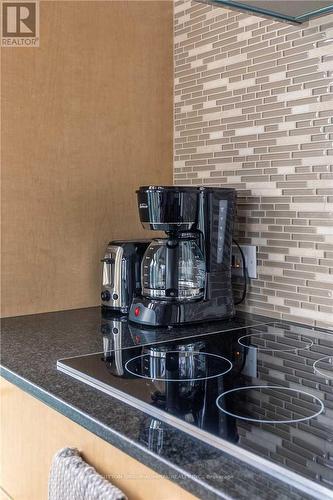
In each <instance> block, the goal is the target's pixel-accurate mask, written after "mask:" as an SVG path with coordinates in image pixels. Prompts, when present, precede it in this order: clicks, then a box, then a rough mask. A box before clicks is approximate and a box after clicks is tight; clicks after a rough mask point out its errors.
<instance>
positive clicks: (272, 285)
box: [174, 0, 333, 328]
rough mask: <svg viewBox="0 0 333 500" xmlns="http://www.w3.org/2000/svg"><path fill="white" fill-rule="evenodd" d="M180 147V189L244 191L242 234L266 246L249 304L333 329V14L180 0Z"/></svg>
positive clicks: (239, 233)
mask: <svg viewBox="0 0 333 500" xmlns="http://www.w3.org/2000/svg"><path fill="white" fill-rule="evenodd" d="M174 141H175V144H174V150H175V156H174V182H175V184H178V185H189V184H190V185H191V184H192V185H210V186H220V187H223V186H228V187H234V188H236V189H237V191H238V209H237V223H236V231H235V236H236V238H237V239H238V241H239V242H240V243H244V244H253V245H256V246H257V249H258V279H256V280H251V283H250V287H249V291H248V295H247V300H246V302H245V303H244V304H243V305H242V306H239V307H240V308H241V309H244V310H247V311H250V312H253V313H257V314H266V315H269V316H272V317H275V318H281V319H282V318H283V319H287V320H293V321H298V322H301V323H304V324H308V325H316V326H319V327H324V328H333V15H329V16H324V17H321V18H317V19H315V20H313V21H311V22H309V23H307V24H304V25H301V26H294V25H289V24H285V23H281V22H277V21H274V20H269V19H264V18H260V17H256V16H251V15H248V14H244V13H240V12H236V11H231V10H226V9H223V8H221V7H218V6H211V5H207V4H203V3H198V2H195V1H187V0H180V1H176V2H175V139H174ZM238 286H239V285H237V284H236V288H237V287H238Z"/></svg>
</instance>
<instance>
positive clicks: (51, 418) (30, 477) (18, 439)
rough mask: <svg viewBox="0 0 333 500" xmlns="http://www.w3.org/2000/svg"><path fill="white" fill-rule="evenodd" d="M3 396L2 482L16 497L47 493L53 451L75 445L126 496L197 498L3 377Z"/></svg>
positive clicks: (38, 499) (137, 499)
mask: <svg viewBox="0 0 333 500" xmlns="http://www.w3.org/2000/svg"><path fill="white" fill-rule="evenodd" d="M1 401H2V404H1V487H2V488H3V490H4V491H5V492H7V493H8V494H9V495H10V496H11V497H12V498H13V499H14V500H46V499H47V483H48V473H49V468H50V464H51V460H52V457H53V455H54V453H56V451H58V450H59V449H60V448H63V447H65V446H70V447H76V448H78V449H79V450H80V452H81V453H82V455H83V458H84V459H85V460H86V461H87V462H88V463H89V464H91V465H93V466H94V467H95V468H96V469H97V471H98V472H99V473H100V474H102V475H104V476H106V477H108V478H109V480H110V481H111V482H112V483H113V484H115V485H117V486H118V487H119V488H120V489H121V490H122V491H124V492H125V493H126V495H127V496H128V498H129V499H130V500H156V498H158V499H159V500H195V497H194V496H192V495H191V494H190V493H188V492H186V491H185V490H183V489H182V488H180V487H179V486H177V485H176V484H174V483H172V482H171V481H169V480H167V479H165V478H163V477H162V476H160V475H158V474H157V473H155V472H154V471H152V470H151V469H149V468H148V467H146V466H145V465H143V464H141V463H140V462H138V461H137V460H135V459H133V458H131V457H129V456H128V455H126V454H125V453H123V452H122V451H120V450H118V449H117V448H115V447H114V446H112V445H110V444H108V443H107V442H105V441H103V440H102V439H100V438H99V437H97V436H95V435H94V434H92V433H90V432H89V431H87V430H86V429H84V428H83V427H80V426H79V425H77V424H76V423H74V422H72V421H71V420H69V419H68V418H66V417H64V416H63V415H61V414H60V413H58V412H56V411H55V410H53V409H51V408H49V407H48V406H46V405H45V404H43V403H41V402H40V401H38V400H37V399H35V398H33V397H32V396H30V395H28V394H26V393H25V392H23V391H21V390H20V389H19V388H17V387H16V386H14V385H13V384H10V383H9V382H7V381H6V380H4V379H1ZM157 491H158V495H157V493H156V492H157ZM0 498H2V497H1V496H0ZM3 498H6V497H3Z"/></svg>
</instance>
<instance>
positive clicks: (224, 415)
mask: <svg viewBox="0 0 333 500" xmlns="http://www.w3.org/2000/svg"><path fill="white" fill-rule="evenodd" d="M116 330H117V329H116ZM136 334H137V332H136ZM146 340H147V339H146ZM103 343H104V348H103V352H102V353H98V354H92V355H87V356H80V357H77V358H70V359H66V360H60V361H59V362H58V369H60V370H62V371H64V372H66V373H67V374H69V375H71V376H74V377H76V378H78V379H79V380H81V381H83V382H85V383H89V384H91V385H93V386H95V387H97V388H98V389H100V390H103V391H105V392H107V393H108V394H110V395H112V396H115V397H117V398H119V399H122V400H123V401H125V402H127V403H128V404H131V405H133V406H136V407H138V408H140V409H141V410H143V411H145V412H147V413H149V414H150V415H151V416H152V425H151V427H150V428H149V436H147V432H146V431H145V432H144V433H143V436H142V442H144V443H146V445H147V443H148V445H149V443H151V446H152V449H153V450H155V451H156V449H158V453H162V452H163V439H166V434H165V430H164V427H163V426H164V424H163V421H166V422H168V423H169V424H170V423H171V424H172V425H174V426H177V425H179V426H181V428H182V429H183V430H185V431H186V432H189V433H191V434H193V435H196V436H197V437H198V438H200V439H203V440H205V441H206V442H209V443H210V444H212V445H213V446H217V447H220V448H222V449H223V446H224V444H223V443H225V442H226V441H227V442H229V443H232V445H233V446H234V447H235V450H236V451H235V455H236V456H238V457H239V458H242V450H246V451H247V452H248V451H250V452H252V454H254V455H257V456H260V457H261V458H265V459H266V460H267V462H266V464H268V465H267V467H268V470H269V463H274V464H278V465H280V466H282V469H281V471H282V472H279V474H280V477H281V478H283V475H284V474H288V472H286V471H293V472H296V473H298V474H299V475H301V476H302V478H303V481H304V480H306V479H307V480H308V479H310V480H311V481H312V482H314V483H316V486H315V487H316V488H319V485H320V487H323V488H326V489H325V491H328V488H333V378H332V366H333V361H332V360H333V335H332V334H330V333H328V332H325V331H320V330H312V329H310V328H306V327H300V326H296V325H290V324H286V323H281V322H276V323H272V324H261V325H257V326H252V327H248V328H243V329H236V330H233V331H232V330H231V331H230V330H228V329H227V330H226V331H221V332H219V333H210V334H209V335H199V334H198V335H196V336H195V337H194V338H192V339H191V338H188V337H186V338H185V339H180V338H177V339H170V340H169V342H159V343H153V342H152V343H151V344H149V343H146V345H138V346H135V345H133V344H132V345H131V347H130V348H126V349H122V348H121V345H122V341H121V332H120V330H119V329H118V330H117V332H116V331H111V332H110V333H108V334H107V335H104V339H103ZM101 347H102V346H101ZM140 432H141V431H140ZM148 437H149V439H148ZM231 449H232V450H233V449H234V448H233V447H231ZM229 452H230V450H229ZM243 453H244V452H243ZM254 455H251V456H252V457H253V458H251V463H252V464H254V465H255V457H254ZM258 466H259V465H258ZM305 482H306V481H305ZM308 484H311V483H308ZM330 494H331V493H330Z"/></svg>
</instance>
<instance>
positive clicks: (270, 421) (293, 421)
mask: <svg viewBox="0 0 333 500" xmlns="http://www.w3.org/2000/svg"><path fill="white" fill-rule="evenodd" d="M247 389H279V390H281V389H282V390H284V391H290V392H292V393H297V394H303V395H306V396H309V397H311V398H313V399H315V400H316V401H317V403H319V407H320V408H319V410H318V411H316V412H315V413H314V414H313V415H307V416H305V417H302V418H296V419H283V420H267V419H260V418H251V417H245V416H242V415H237V414H234V413H232V412H230V411H228V410H225V409H224V408H222V407H221V406H220V404H219V402H220V399H221V398H222V397H223V396H225V395H226V394H230V393H233V392H237V391H242V390H247ZM215 403H216V405H217V407H218V409H219V410H220V411H222V412H223V413H225V414H226V415H229V416H230V417H234V418H238V419H240V420H245V421H248V422H257V423H262V424H291V423H296V422H304V421H306V420H311V419H312V418H315V417H318V415H320V414H321V413H322V412H323V411H324V409H325V407H324V403H323V402H322V401H321V399H319V398H318V397H317V396H314V395H313V394H311V393H309V392H306V391H303V390H299V389H292V388H290V387H284V386H278V385H248V386H244V387H236V388H234V389H230V390H229V391H225V392H223V393H222V394H220V395H219V396H218V397H217V398H216V401H215Z"/></svg>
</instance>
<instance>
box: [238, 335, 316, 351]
mask: <svg viewBox="0 0 333 500" xmlns="http://www.w3.org/2000/svg"><path fill="white" fill-rule="evenodd" d="M238 343H239V344H240V345H241V346H243V347H247V348H248V349H257V350H260V351H267V352H268V351H284V352H288V351H294V352H297V351H300V350H302V349H310V347H311V346H312V345H313V342H312V340H311V339H309V338H307V337H304V336H303V335H297V334H294V333H291V332H289V331H285V330H282V331H281V330H280V331H278V330H277V331H275V332H271V331H269V332H260V331H259V332H255V333H250V334H249V335H243V336H242V337H239V339H238Z"/></svg>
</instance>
